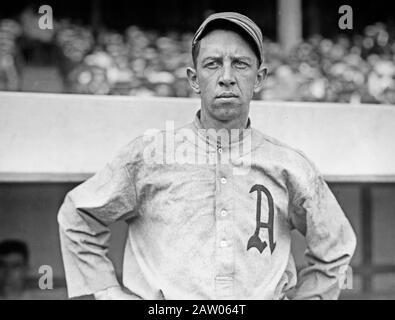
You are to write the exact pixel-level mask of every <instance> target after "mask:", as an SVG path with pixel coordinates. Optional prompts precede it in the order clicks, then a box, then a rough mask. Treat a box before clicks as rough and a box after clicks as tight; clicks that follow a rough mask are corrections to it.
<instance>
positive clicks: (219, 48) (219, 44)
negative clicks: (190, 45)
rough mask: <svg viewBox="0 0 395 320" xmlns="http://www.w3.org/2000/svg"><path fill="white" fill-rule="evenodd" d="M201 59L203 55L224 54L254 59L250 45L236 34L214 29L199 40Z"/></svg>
mask: <svg viewBox="0 0 395 320" xmlns="http://www.w3.org/2000/svg"><path fill="white" fill-rule="evenodd" d="M200 50H201V54H202V57H203V55H205V54H204V53H210V54H217V55H222V54H223V53H225V52H229V53H232V54H234V55H240V56H246V57H250V58H254V57H255V53H254V51H253V49H252V47H251V45H250V44H249V43H248V42H247V41H246V40H245V39H244V38H243V37H242V36H241V35H240V34H238V33H237V32H234V31H231V30H222V29H216V30H213V31H210V32H209V33H208V34H206V35H205V36H204V38H202V39H201V40H200Z"/></svg>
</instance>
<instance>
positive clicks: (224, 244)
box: [219, 240, 228, 248]
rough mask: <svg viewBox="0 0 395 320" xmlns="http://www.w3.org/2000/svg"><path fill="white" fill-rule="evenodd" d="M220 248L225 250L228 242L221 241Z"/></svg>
mask: <svg viewBox="0 0 395 320" xmlns="http://www.w3.org/2000/svg"><path fill="white" fill-rule="evenodd" d="M219 245H220V246H221V247H222V248H225V247H226V246H227V245H228V242H227V241H226V240H222V241H221V242H220V244H219Z"/></svg>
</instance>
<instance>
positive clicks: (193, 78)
mask: <svg viewBox="0 0 395 320" xmlns="http://www.w3.org/2000/svg"><path fill="white" fill-rule="evenodd" d="M187 76H188V81H189V85H190V86H191V88H192V90H193V91H194V92H195V93H196V94H200V87H199V81H198V78H197V72H196V69H194V68H191V67H188V68H187Z"/></svg>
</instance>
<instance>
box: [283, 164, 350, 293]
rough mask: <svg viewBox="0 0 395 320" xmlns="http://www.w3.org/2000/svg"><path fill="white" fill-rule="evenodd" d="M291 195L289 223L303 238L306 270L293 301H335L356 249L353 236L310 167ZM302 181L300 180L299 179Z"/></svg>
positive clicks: (331, 196) (301, 276)
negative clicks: (309, 170) (305, 176)
mask: <svg viewBox="0 0 395 320" xmlns="http://www.w3.org/2000/svg"><path fill="white" fill-rule="evenodd" d="M312 168H313V169H312V171H311V172H310V174H309V177H308V178H307V180H306V181H304V182H306V183H302V184H300V185H299V186H298V190H295V192H294V195H293V201H292V202H293V203H292V210H291V216H290V218H291V223H292V225H293V226H294V227H295V228H296V229H297V230H298V231H300V232H301V233H302V234H303V235H304V236H305V238H306V242H307V250H306V252H305V257H306V260H307V264H308V265H307V266H306V267H305V268H303V269H302V270H301V271H300V272H299V275H298V282H297V285H296V290H295V294H294V296H293V297H292V298H293V299H337V298H338V297H339V294H340V290H341V287H342V285H343V283H344V280H345V276H346V271H347V268H348V265H349V263H350V260H351V257H352V255H353V253H354V250H355V247H356V237H355V233H354V231H353V229H352V227H351V225H350V223H349V221H348V219H347V218H346V216H345V215H344V213H343V210H342V209H341V207H340V205H339V204H338V202H337V200H336V198H335V197H334V195H333V194H332V192H331V191H330V189H329V187H328V186H327V184H326V183H325V181H324V179H323V178H322V176H321V175H320V174H319V173H318V171H317V170H316V169H315V167H314V166H313V165H312ZM302 180H303V179H302Z"/></svg>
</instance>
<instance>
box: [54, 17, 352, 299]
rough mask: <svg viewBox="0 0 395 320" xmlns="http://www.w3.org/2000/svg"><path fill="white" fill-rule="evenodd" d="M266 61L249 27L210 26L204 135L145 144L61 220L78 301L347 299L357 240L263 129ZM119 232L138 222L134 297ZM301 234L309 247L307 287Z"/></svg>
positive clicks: (131, 253) (201, 41) (72, 196)
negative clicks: (117, 255) (119, 260)
mask: <svg viewBox="0 0 395 320" xmlns="http://www.w3.org/2000/svg"><path fill="white" fill-rule="evenodd" d="M262 51H263V50H262V34H261V31H260V29H259V27H258V26H257V25H256V24H255V23H254V22H253V21H252V20H250V19H249V18H247V17H246V16H244V15H241V14H238V13H234V12H223V13H217V14H213V15H211V16H209V17H208V18H207V19H206V20H205V21H204V22H203V23H202V25H201V26H200V27H199V29H198V30H197V31H196V33H195V36H194V38H193V42H192V57H193V62H194V64H193V67H190V68H188V69H187V75H188V79H189V83H190V85H191V87H192V89H193V90H194V91H195V92H196V93H197V94H199V95H200V96H201V108H200V110H199V112H198V113H197V114H196V116H195V119H194V120H193V122H192V123H190V124H187V125H185V126H184V127H182V128H180V129H177V130H175V131H174V132H157V133H155V134H152V135H150V136H149V137H147V135H144V134H143V135H142V136H141V137H138V138H136V139H135V140H133V141H132V142H130V143H129V144H128V145H127V146H126V147H125V148H123V149H122V150H121V151H120V153H119V154H118V155H117V157H116V158H115V159H114V160H113V161H111V162H110V163H109V164H107V165H106V166H105V167H104V168H103V169H102V170H101V171H99V172H98V173H97V174H96V175H94V176H93V177H92V178H90V179H88V180H87V181H85V182H84V183H82V184H81V185H79V186H78V187H76V188H75V189H74V190H72V191H70V192H69V193H68V194H67V196H66V198H65V201H64V203H63V205H62V207H61V208H60V211H59V215H58V221H59V225H60V237H61V245H62V254H63V260H64V266H65V272H66V280H67V286H68V294H69V296H70V297H75V296H81V295H89V294H93V295H94V296H95V297H96V298H97V299H336V298H338V296H339V293H340V289H341V287H342V284H343V280H344V279H343V278H344V274H345V270H346V269H347V266H348V264H349V262H350V259H351V257H352V255H353V253H354V250H355V246H356V238H355V234H354V231H353V229H352V227H351V225H350V223H349V221H348V220H347V218H346V217H345V215H344V213H343V211H342V209H341V208H340V206H339V204H338V202H337V201H336V199H335V197H334V196H333V194H332V193H331V191H330V190H329V188H328V186H327V184H326V183H325V181H324V179H323V177H322V175H321V174H320V173H319V171H318V170H317V169H316V167H315V165H314V164H313V163H312V162H311V161H310V160H309V159H308V158H306V156H305V155H304V154H303V153H301V152H300V151H298V150H295V149H293V148H291V147H289V146H287V145H285V144H283V143H281V142H279V141H277V140H275V139H273V138H271V137H269V136H267V135H265V134H263V133H262V132H261V131H260V130H258V129H259V128H253V127H252V122H251V120H250V119H249V116H248V114H249V105H250V101H251V99H252V96H253V94H254V92H258V91H259V90H260V89H261V88H262V86H263V82H264V78H265V75H266V69H265V68H264V66H263V52H262ZM257 126H258V124H257ZM219 133H221V134H219ZM169 135H171V137H170V138H172V139H169ZM164 141H172V143H170V144H169V143H163V142H164ZM172 151H174V153H172ZM169 155H173V156H172V157H171V156H169ZM196 159H199V161H196ZM120 219H122V220H125V221H126V222H127V223H128V237H127V240H126V245H125V252H124V266H123V285H121V284H119V283H118V281H117V279H116V276H115V272H114V268H113V265H112V263H111V261H110V260H109V258H108V256H107V252H108V241H109V236H110V231H109V227H108V226H109V225H110V224H111V223H113V222H114V221H118V220H120ZM293 229H296V230H298V231H299V232H301V233H302V234H303V235H304V236H305V238H306V242H307V250H306V254H305V257H306V260H307V266H306V267H305V268H303V269H302V270H300V272H299V273H298V274H297V272H296V268H295V263H294V260H293V257H292V254H291V231H292V230H293Z"/></svg>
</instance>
